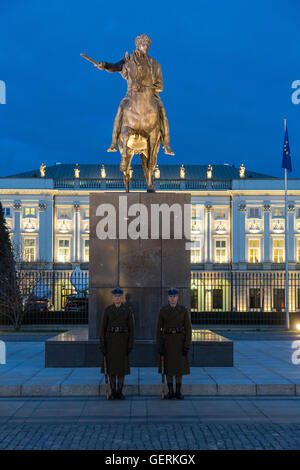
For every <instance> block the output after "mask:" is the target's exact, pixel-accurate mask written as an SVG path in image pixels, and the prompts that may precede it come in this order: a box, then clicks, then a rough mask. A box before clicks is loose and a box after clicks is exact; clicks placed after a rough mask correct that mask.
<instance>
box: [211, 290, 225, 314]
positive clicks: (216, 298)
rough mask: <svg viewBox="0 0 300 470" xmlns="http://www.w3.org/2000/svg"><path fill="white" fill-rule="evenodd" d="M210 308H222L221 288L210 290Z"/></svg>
mask: <svg viewBox="0 0 300 470" xmlns="http://www.w3.org/2000/svg"><path fill="white" fill-rule="evenodd" d="M212 308H213V310H223V289H213V290H212Z"/></svg>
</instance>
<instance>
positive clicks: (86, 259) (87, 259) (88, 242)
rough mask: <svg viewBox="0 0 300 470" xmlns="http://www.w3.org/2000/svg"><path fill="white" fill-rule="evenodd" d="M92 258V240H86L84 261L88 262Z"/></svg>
mask: <svg viewBox="0 0 300 470" xmlns="http://www.w3.org/2000/svg"><path fill="white" fill-rule="evenodd" d="M89 259H90V240H84V261H85V262H86V263H88V261H89Z"/></svg>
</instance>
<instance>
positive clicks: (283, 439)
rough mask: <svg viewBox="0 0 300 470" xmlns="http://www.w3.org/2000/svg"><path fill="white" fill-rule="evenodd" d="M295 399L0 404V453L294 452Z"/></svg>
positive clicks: (299, 431)
mask: <svg viewBox="0 0 300 470" xmlns="http://www.w3.org/2000/svg"><path fill="white" fill-rule="evenodd" d="M299 448H300V397H287V398H283V397H236V398H232V397H194V398H191V397H189V398H186V399H185V400H184V401H183V402H179V401H177V400H176V401H170V402H169V401H161V400H160V399H159V398H157V397H129V398H127V400H125V401H119V402H108V401H106V400H105V399H104V398H102V397H97V398H96V397H85V398H83V397H73V398H66V397H60V398H2V399H0V449H53V450H54V449H99V450H100V449H101V450H102V449H108V450H115V451H117V450H124V449H126V450H128V449H129V450H132V449H138V450H141V449H149V450H175V449H177V450H179V449H180V450H190V449H191V450H197V449H200V450H201V449H210V450H214V449H299Z"/></svg>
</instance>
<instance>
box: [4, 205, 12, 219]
mask: <svg viewBox="0 0 300 470" xmlns="http://www.w3.org/2000/svg"><path fill="white" fill-rule="evenodd" d="M2 209H3V216H4V217H6V218H7V217H11V208H10V207H3V208H2Z"/></svg>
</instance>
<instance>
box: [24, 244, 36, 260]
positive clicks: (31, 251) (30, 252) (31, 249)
mask: <svg viewBox="0 0 300 470" xmlns="http://www.w3.org/2000/svg"><path fill="white" fill-rule="evenodd" d="M34 260H35V239H34V238H25V240H24V261H26V262H27V263H32V262H34Z"/></svg>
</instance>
